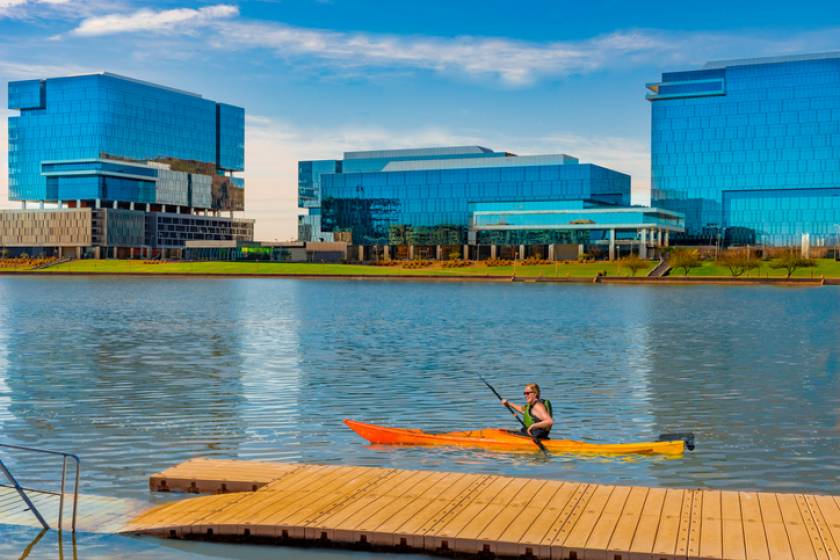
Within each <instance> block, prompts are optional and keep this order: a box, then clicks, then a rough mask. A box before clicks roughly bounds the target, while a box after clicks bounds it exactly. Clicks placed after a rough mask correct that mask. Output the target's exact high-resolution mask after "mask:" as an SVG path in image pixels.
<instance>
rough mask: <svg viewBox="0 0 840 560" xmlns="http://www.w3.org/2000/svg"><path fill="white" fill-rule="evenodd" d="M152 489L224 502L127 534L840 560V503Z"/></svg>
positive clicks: (506, 480) (159, 517)
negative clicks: (189, 492)
mask: <svg viewBox="0 0 840 560" xmlns="http://www.w3.org/2000/svg"><path fill="white" fill-rule="evenodd" d="M150 486H151V487H152V489H153V490H170V491H178V490H180V491H191V492H203V493H213V494H214V495H212V496H205V497H196V498H191V499H186V500H182V501H178V502H172V503H167V504H165V505H161V506H158V507H155V508H153V509H151V510H149V511H147V512H144V513H142V514H140V515H139V516H137V517H136V518H134V519H133V520H132V521H130V522H129V523H128V524H127V525H126V526H125V528H124V530H125V531H127V532H133V533H143V534H152V535H158V536H162V537H170V538H194V539H213V540H215V539H221V540H237V541H240V540H241V541H249V540H253V541H260V542H275V543H278V544H283V543H287V544H293V543H296V542H302V541H314V542H316V543H319V542H320V543H323V544H329V545H332V544H338V545H350V546H361V547H387V548H394V549H402V550H415V551H425V552H431V553H462V554H476V555H482V554H483V555H496V556H510V557H518V556H525V557H536V558H546V559H548V558H552V559H570V560H648V559H649V560H678V559H680V560H681V559H686V560H689V559H690V560H694V559H697V560H713V559H727V560H811V559H814V560H840V552H838V551H839V550H840V498H838V497H834V496H817V495H808V494H775V493H764V492H734V491H719V490H692V489H672V488H668V489H663V488H645V487H635V486H632V487H631V486H610V485H600V484H587V483H579V482H564V481H556V480H536V479H527V478H514V477H506V476H495V475H486V474H466V473H445V472H433V471H411V470H398V469H385V468H372V467H350V466H324V465H302V464H281V463H247V462H243V461H214V460H206V459H204V460H195V461H189V462H187V463H184V464H181V465H178V466H177V467H174V468H172V469H169V470H167V471H164V472H162V473H159V474H157V475H154V476H152V477H151V479H150ZM243 489H244V490H246V491H244V492H232V491H233V490H243ZM228 492H230V493H228Z"/></svg>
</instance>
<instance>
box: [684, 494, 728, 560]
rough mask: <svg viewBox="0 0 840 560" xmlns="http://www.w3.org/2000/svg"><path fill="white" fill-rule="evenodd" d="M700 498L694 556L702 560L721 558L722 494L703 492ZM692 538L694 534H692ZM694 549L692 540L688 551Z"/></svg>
mask: <svg viewBox="0 0 840 560" xmlns="http://www.w3.org/2000/svg"><path fill="white" fill-rule="evenodd" d="M702 496H703V498H702V501H701V510H700V519H701V521H700V523H699V531H698V533H697V544H696V550H697V552H696V556H697V557H699V558H703V559H717V558H723V509H722V508H723V501H722V493H721V491H720V490H704V491H703V492H702ZM693 527H694V524H693V520H692V528H693ZM693 536H694V533H692V537H693ZM694 549H695V544H694V540H693V538H692V541H691V542H690V543H689V550H694Z"/></svg>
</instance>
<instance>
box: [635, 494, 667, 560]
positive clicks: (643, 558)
mask: <svg viewBox="0 0 840 560" xmlns="http://www.w3.org/2000/svg"><path fill="white" fill-rule="evenodd" d="M666 495H667V491H666V490H665V489H664V488H651V489H650V490H649V491H648V495H647V498H646V499H645V505H644V507H643V508H642V515H641V517H640V518H639V524H638V525H637V526H636V533H635V534H634V535H633V541H632V543H631V544H630V558H631V559H634V560H647V559H648V558H651V555H652V554H653V547H654V545H655V544H656V536H657V534H658V533H659V524H660V522H661V521H662V508H663V507H664V505H665V497H666Z"/></svg>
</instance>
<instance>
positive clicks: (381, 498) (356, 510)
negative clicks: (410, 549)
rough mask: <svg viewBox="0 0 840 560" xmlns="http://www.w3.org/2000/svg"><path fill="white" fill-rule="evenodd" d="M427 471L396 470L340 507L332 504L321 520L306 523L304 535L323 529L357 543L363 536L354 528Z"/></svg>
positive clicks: (338, 538) (333, 536)
mask: <svg viewBox="0 0 840 560" xmlns="http://www.w3.org/2000/svg"><path fill="white" fill-rule="evenodd" d="M429 474H430V473H429V472H423V471H396V473H395V474H394V475H393V476H389V477H387V478H385V479H383V480H381V481H380V482H379V483H378V484H377V485H376V487H374V488H371V489H370V491H368V492H365V493H364V494H361V495H358V496H357V497H356V498H355V499H354V500H353V501H352V502H350V503H348V504H346V505H345V506H344V507H336V508H335V509H333V510H332V511H330V512H328V514H327V515H326V516H325V517H323V518H322V519H320V520H318V521H315V522H311V523H307V524H306V527H305V529H304V534H305V535H306V538H315V537H316V536H320V535H321V534H322V533H323V532H325V531H326V533H327V538H328V539H330V540H332V541H337V542H349V543H353V542H359V541H360V540H361V538H362V535H363V531H359V530H358V529H357V528H358V527H359V526H361V525H362V524H364V522H365V521H367V519H368V518H370V517H371V516H372V515H374V514H376V513H377V512H378V511H380V510H381V509H382V508H383V507H387V506H388V505H389V504H390V503H392V502H394V501H399V499H400V498H401V497H402V495H403V494H405V493H406V492H408V491H409V490H410V489H411V488H412V487H413V486H414V485H416V484H417V483H418V482H420V481H422V480H423V479H425V478H427V477H428V476H429ZM310 535H312V536H311V537H310ZM364 540H365V542H368V540H367V535H364Z"/></svg>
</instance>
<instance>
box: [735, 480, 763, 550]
mask: <svg viewBox="0 0 840 560" xmlns="http://www.w3.org/2000/svg"><path fill="white" fill-rule="evenodd" d="M738 497H739V499H740V502H741V516H742V517H743V520H744V543H745V546H746V555H747V560H770V548H769V545H768V543H767V532H766V531H765V530H764V518H763V516H762V514H761V506H760V505H759V500H758V494H757V493H755V492H739V493H738Z"/></svg>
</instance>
